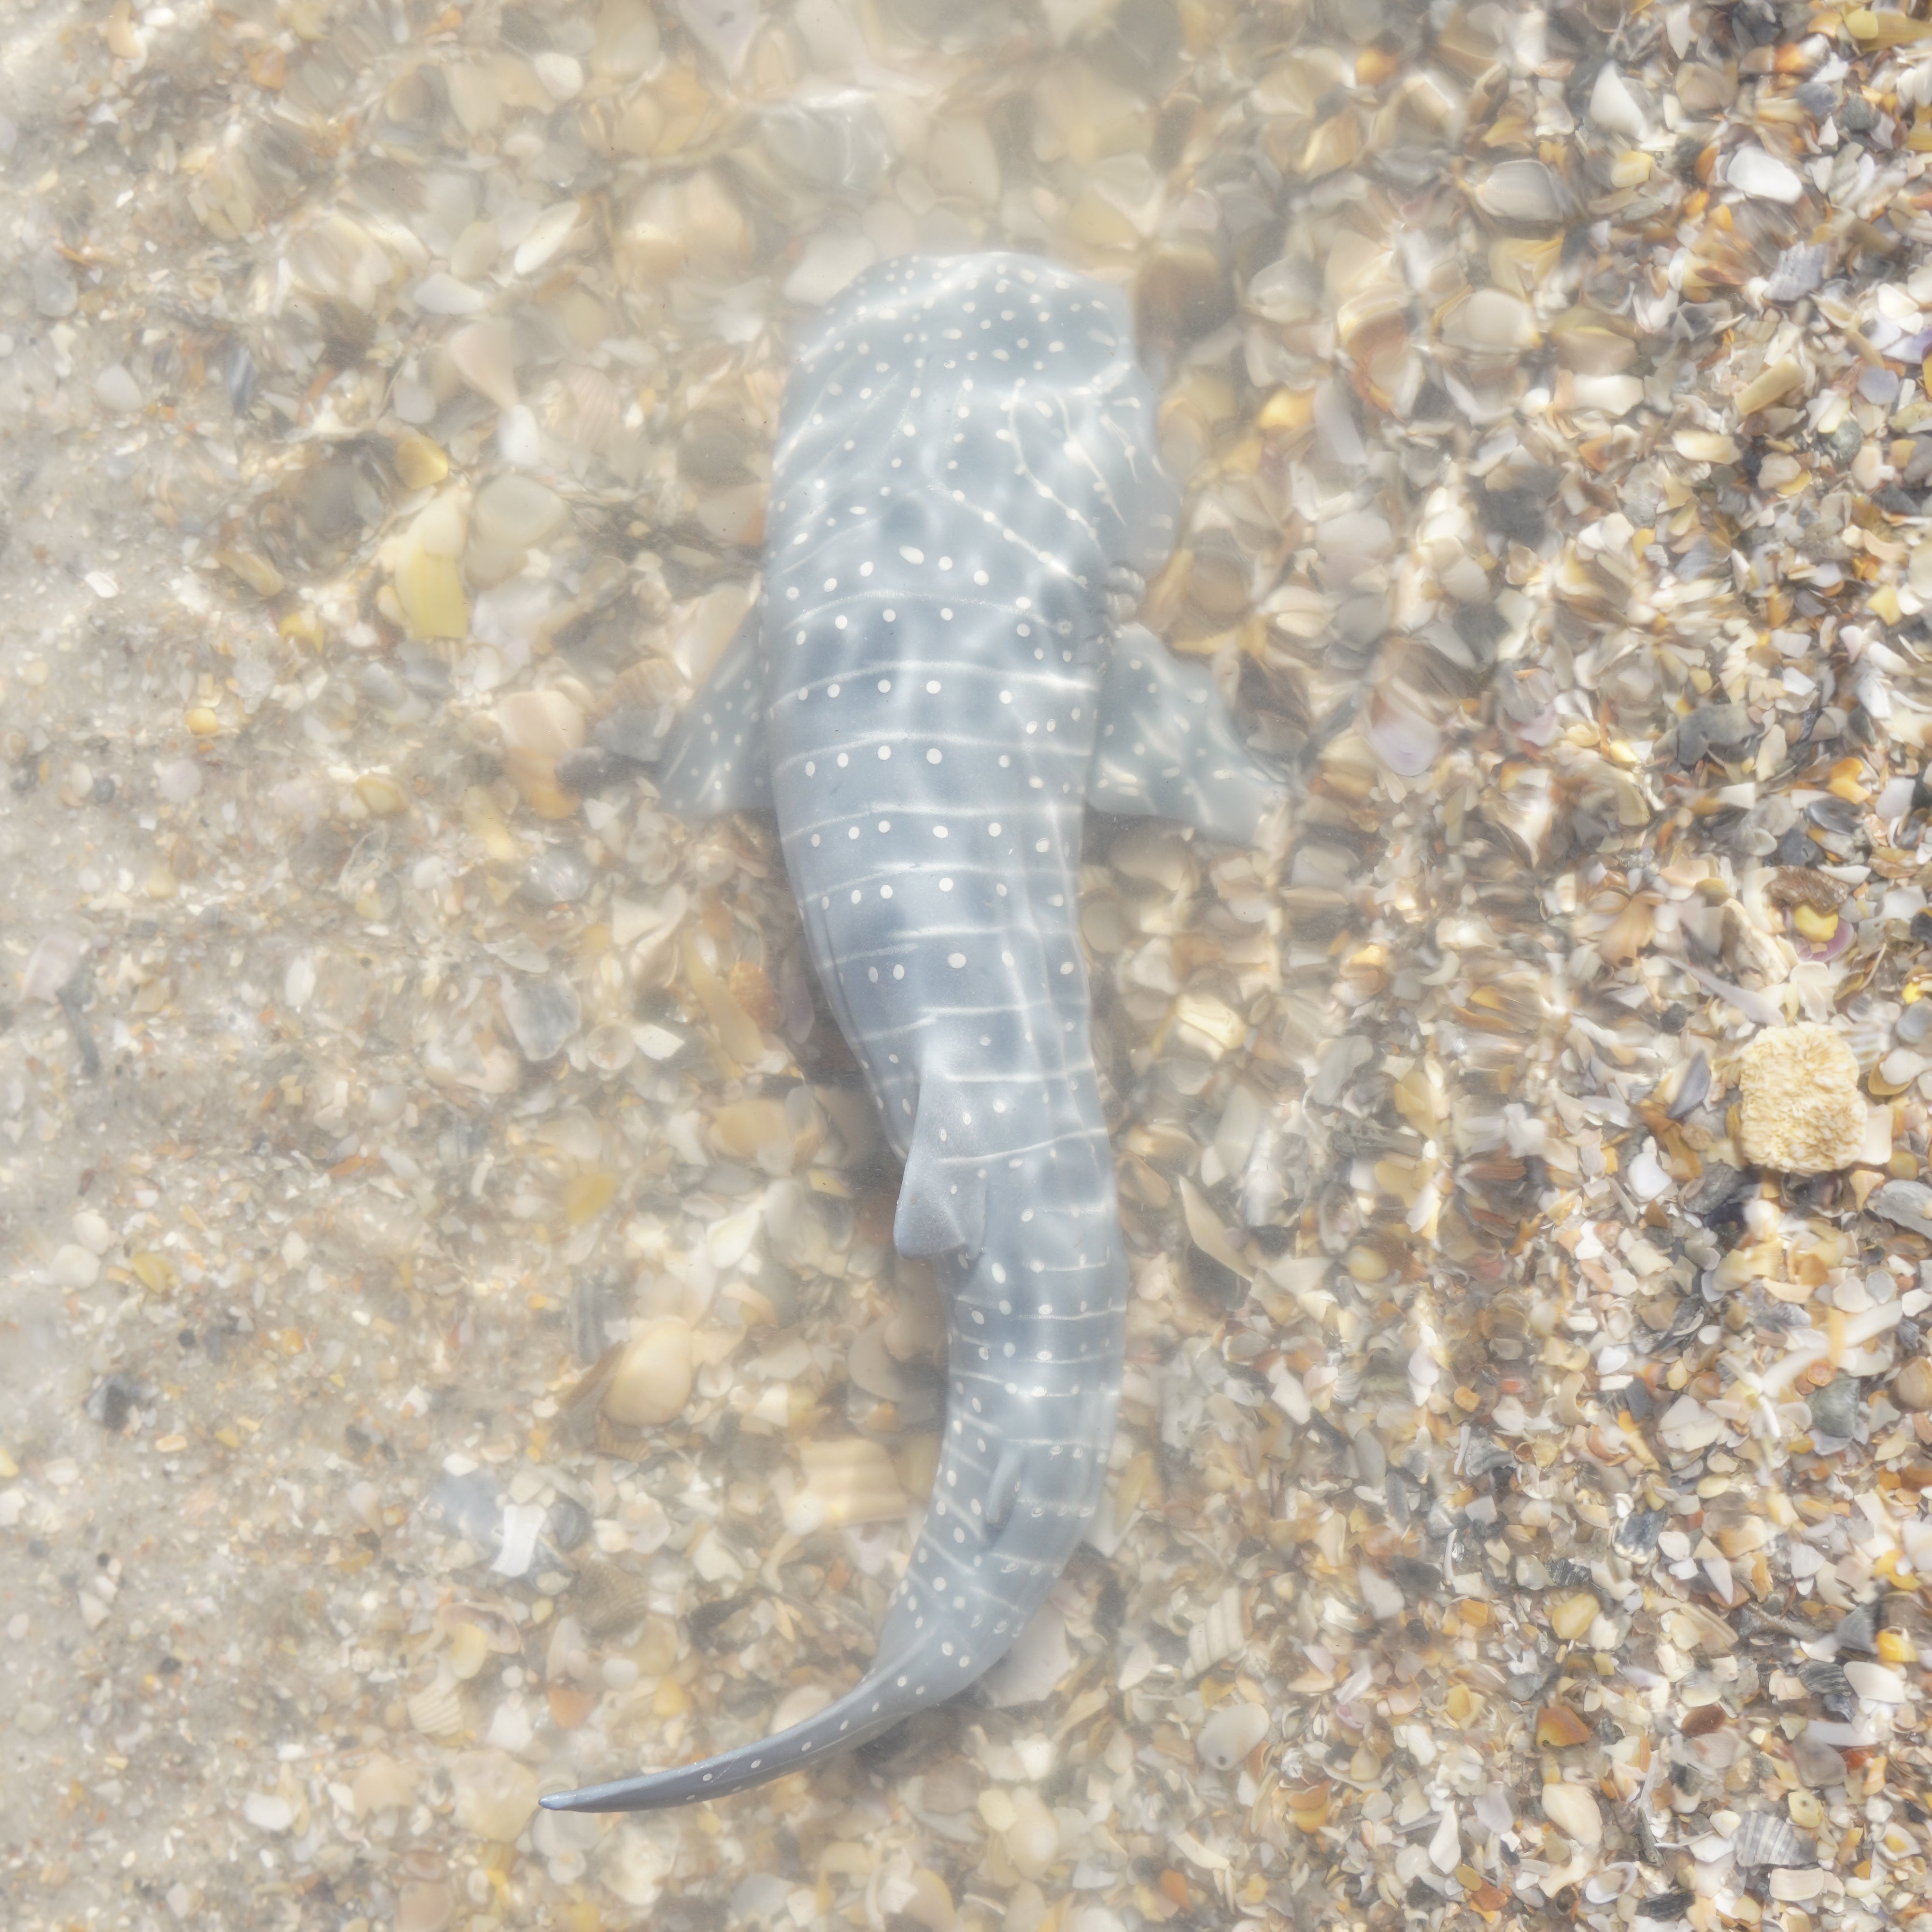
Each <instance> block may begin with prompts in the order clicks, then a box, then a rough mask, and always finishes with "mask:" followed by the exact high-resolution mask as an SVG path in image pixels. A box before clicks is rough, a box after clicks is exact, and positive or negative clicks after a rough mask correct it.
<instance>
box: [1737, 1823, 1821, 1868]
mask: <svg viewBox="0 0 1932 1932" xmlns="http://www.w3.org/2000/svg"><path fill="white" fill-rule="evenodd" d="M1731 1855H1732V1856H1733V1858H1736V1860H1737V1861H1738V1863H1739V1865H1740V1866H1742V1867H1744V1868H1745V1870H1750V1869H1751V1868H1752V1867H1755V1866H1759V1865H1780V1866H1791V1865H1808V1864H1811V1863H1812V1855H1811V1852H1808V1850H1806V1849H1805V1842H1804V1841H1803V1840H1802V1838H1799V1835H1798V1833H1797V1832H1796V1829H1795V1828H1794V1827H1793V1825H1792V1823H1791V1821H1790V1819H1788V1818H1784V1817H1780V1816H1779V1815H1778V1813H1777V1812H1775V1811H1753V1812H1751V1813H1750V1814H1748V1816H1747V1817H1745V1818H1744V1819H1743V1820H1742V1821H1741V1822H1740V1823H1739V1826H1738V1829H1736V1831H1735V1832H1733V1833H1732V1834H1731Z"/></svg>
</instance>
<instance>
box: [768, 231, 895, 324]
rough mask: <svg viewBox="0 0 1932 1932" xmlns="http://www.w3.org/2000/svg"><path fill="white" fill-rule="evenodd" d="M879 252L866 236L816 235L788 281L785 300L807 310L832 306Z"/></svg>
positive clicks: (807, 244)
mask: <svg viewBox="0 0 1932 1932" xmlns="http://www.w3.org/2000/svg"><path fill="white" fill-rule="evenodd" d="M878 252H879V251H877V249H876V248H874V246H873V245H872V244H871V242H870V241H868V239H866V237H865V236H863V235H849V234H840V233H836V232H832V233H826V234H823V235H814V236H813V237H812V238H811V240H810V241H809V242H807V243H806V244H805V252H804V254H802V256H801V257H799V263H798V266H797V267H796V268H795V269H793V271H792V272H791V273H790V275H787V277H786V278H785V283H784V296H785V299H786V300H787V302H797V303H799V305H802V307H804V308H820V307H822V306H823V305H824V304H825V303H826V302H829V301H830V300H831V299H832V297H833V296H835V295H836V294H837V293H838V291H839V290H841V289H842V288H844V286H845V285H846V284H847V282H849V281H851V280H852V278H853V277H854V276H855V275H859V274H860V273H861V272H862V271H864V270H865V269H868V268H870V267H871V265H872V264H873V263H874V261H876V260H877V259H878Z"/></svg>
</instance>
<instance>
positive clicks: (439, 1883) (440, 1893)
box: [393, 1879, 456, 1932]
mask: <svg viewBox="0 0 1932 1932" xmlns="http://www.w3.org/2000/svg"><path fill="white" fill-rule="evenodd" d="M455 1911H456V1899H455V1894H454V1893H452V1891H451V1890H450V1888H449V1886H448V1885H446V1884H445V1883H444V1882H443V1880H442V1879H407V1880H405V1881H404V1883H403V1884H402V1885H401V1886H400V1887H399V1888H398V1890H397V1893H396V1912H395V1919H394V1921H393V1925H394V1932H443V1927H445V1926H446V1925H447V1924H449V1921H450V1920H451V1918H452V1917H453V1916H454V1915H455Z"/></svg>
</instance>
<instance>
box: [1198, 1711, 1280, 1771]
mask: <svg viewBox="0 0 1932 1932" xmlns="http://www.w3.org/2000/svg"><path fill="white" fill-rule="evenodd" d="M1266 1736H1268V1713H1267V1712H1265V1710H1263V1709H1262V1707H1261V1706H1259V1704H1250V1703H1247V1702H1246V1701H1245V1700H1235V1699H1231V1700H1229V1702H1228V1703H1225V1704H1223V1705H1222V1706H1220V1709H1217V1711H1215V1712H1214V1714H1213V1715H1211V1717H1210V1718H1208V1721H1207V1722H1206V1723H1205V1724H1203V1725H1202V1727H1201V1728H1200V1730H1199V1731H1198V1732H1196V1734H1195V1739H1194V1748H1195V1751H1196V1753H1197V1754H1199V1757H1200V1759H1201V1761H1202V1763H1203V1764H1205V1765H1207V1766H1210V1767H1211V1769H1214V1770H1215V1771H1232V1770H1233V1769H1234V1768H1235V1766H1236V1765H1238V1764H1239V1763H1241V1760H1243V1759H1244V1757H1247V1754H1249V1752H1250V1751H1253V1749H1254V1748H1255V1747H1256V1745H1258V1744H1259V1743H1260V1742H1261V1741H1262V1739H1264V1738H1265V1737H1266Z"/></svg>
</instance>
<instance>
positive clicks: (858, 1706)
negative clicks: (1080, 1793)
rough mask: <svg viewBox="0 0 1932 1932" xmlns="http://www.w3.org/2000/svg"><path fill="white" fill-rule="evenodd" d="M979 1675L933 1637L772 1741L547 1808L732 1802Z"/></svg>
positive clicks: (561, 1798)
mask: <svg viewBox="0 0 1932 1932" xmlns="http://www.w3.org/2000/svg"><path fill="white" fill-rule="evenodd" d="M951 1647H952V1646H947V1648H951ZM989 1661H990V1660H989ZM949 1665H950V1674H949V1671H948V1669H947V1667H948V1666H949ZM980 1668H982V1667H977V1666H976V1667H973V1668H971V1670H970V1673H968V1670H965V1669H962V1667H961V1666H960V1665H959V1664H958V1663H957V1661H956V1660H955V1659H950V1658H946V1657H945V1656H944V1655H942V1652H941V1640H939V1639H938V1637H935V1638H934V1639H932V1640H929V1641H925V1642H922V1643H920V1644H919V1646H916V1648H915V1649H913V1650H912V1651H911V1652H909V1653H907V1655H904V1656H903V1657H901V1658H900V1659H899V1661H898V1662H897V1663H896V1664H890V1665H882V1666H880V1667H878V1668H877V1669H875V1670H872V1671H871V1672H870V1673H868V1674H867V1676H866V1677H865V1680H864V1682H862V1683H861V1684H859V1685H857V1686H856V1688H853V1689H852V1690H850V1691H847V1693H846V1694H845V1695H844V1697H841V1698H838V1699H837V1700H835V1702H833V1703H830V1704H828V1705H827V1706H826V1708H825V1709H823V1710H822V1711H820V1712H818V1713H817V1715H814V1716H812V1717H809V1718H806V1719H805V1721H804V1722H803V1723H802V1724H794V1725H793V1726H792V1727H791V1728H790V1730H787V1731H780V1732H779V1733H778V1734H777V1736H775V1737H769V1738H761V1739H759V1741H758V1742H757V1743H756V1744H752V1745H739V1747H738V1748H737V1749H736V1751H721V1752H720V1753H719V1754H718V1755H717V1756H716V1757H707V1758H703V1759H700V1760H698V1761H697V1763H694V1764H680V1765H673V1766H672V1767H671V1768H670V1769H669V1770H667V1771H651V1772H645V1773H644V1774H643V1775H642V1776H641V1777H638V1778H619V1779H618V1780H617V1781H616V1782H615V1783H613V1784H592V1785H587V1786H586V1787H585V1788H584V1789H583V1790H581V1791H562V1792H559V1793H556V1796H553V1797H550V1798H546V1799H543V1800H542V1803H543V1805H544V1808H545V1809H546V1810H547V1811H669V1810H670V1809H672V1808H673V1807H675V1806H676V1805H697V1804H700V1803H702V1802H703V1801H704V1800H705V1799H711V1798H728V1797H730V1796H731V1794H732V1793H733V1792H737V1791H745V1790H749V1789H750V1788H751V1787H752V1786H753V1785H754V1784H764V1783H766V1781H768V1780H769V1779H771V1778H783V1777H784V1776H785V1775H786V1774H787V1772H794V1771H799V1770H802V1769H803V1768H804V1767H805V1766H806V1765H808V1764H814V1763H817V1761H818V1760H820V1759H821V1758H826V1757H831V1756H832V1754H834V1753H835V1752H838V1751H844V1750H847V1749H848V1748H850V1747H851V1746H852V1745H859V1744H863V1743H864V1742H865V1741H866V1739H868V1738H875V1737H877V1736H879V1734H880V1733H881V1732H882V1731H886V1730H890V1729H891V1728H892V1726H893V1725H895V1724H898V1722H899V1721H901V1719H902V1718H907V1717H910V1715H912V1713H913V1712H915V1711H919V1710H923V1709H926V1708H928V1707H929V1706H932V1705H935V1704H943V1703H945V1702H946V1700H947V1699H948V1698H949V1697H956V1696H957V1695H958V1694H959V1692H960V1691H962V1690H964V1689H965V1688H966V1685H968V1684H970V1683H971V1682H972V1681H973V1679H974V1678H975V1677H977V1676H979V1675H980Z"/></svg>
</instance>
